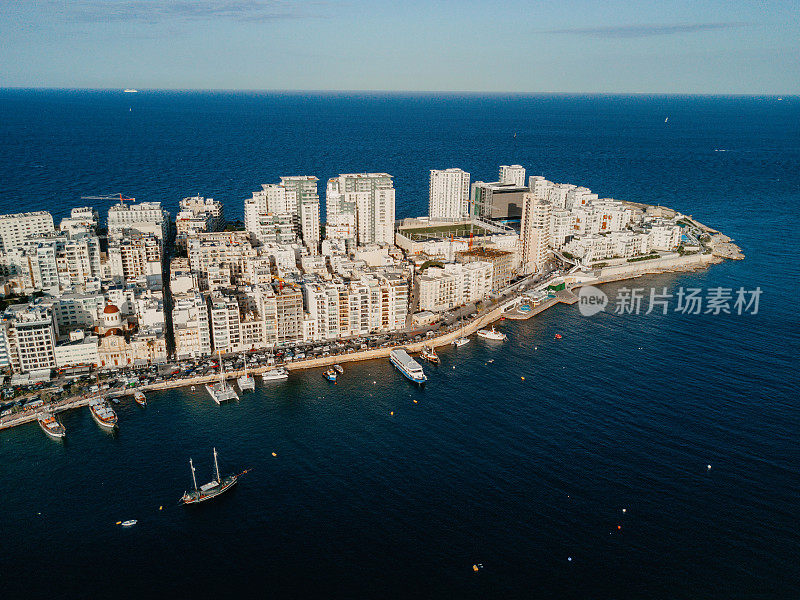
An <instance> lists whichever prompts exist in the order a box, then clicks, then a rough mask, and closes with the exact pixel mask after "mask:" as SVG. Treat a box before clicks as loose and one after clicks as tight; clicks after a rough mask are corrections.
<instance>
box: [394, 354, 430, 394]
mask: <svg viewBox="0 0 800 600" xmlns="http://www.w3.org/2000/svg"><path fill="white" fill-rule="evenodd" d="M389 360H390V361H391V362H392V364H393V365H394V366H395V367H397V370H398V371H400V372H401V373H402V374H403V375H405V376H406V377H407V378H408V379H410V380H411V381H413V382H414V383H419V384H420V385H422V384H424V383H425V382H426V381H428V378H427V377H426V376H425V371H423V370H422V367H421V366H420V364H419V363H418V362H417V361H415V360H414V359H413V358H411V357H410V356H409V355H408V352H406V351H405V349H404V348H395V349H394V350H392V351H391V352H390V353H389Z"/></svg>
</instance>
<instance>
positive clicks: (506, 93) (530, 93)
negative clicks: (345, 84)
mask: <svg viewBox="0 0 800 600" xmlns="http://www.w3.org/2000/svg"><path fill="white" fill-rule="evenodd" d="M125 89H136V90H137V92H136V93H143V92H217V93H221V92H225V93H251V94H254V93H272V94H385V95H389V94H408V95H436V94H441V95H472V96H704V97H750V98H759V97H776V98H777V97H789V98H795V97H800V92H796V93H795V92H784V93H781V92H623V91H615V92H591V91H586V92H563V91H538V92H534V91H502V90H498V91H486V90H483V91H481V90H388V89H302V88H283V89H279V88H148V87H144V88H141V89H139V88H123V87H88V86H87V87H64V86H0V90H14V91H83V92H123V91H124V90H125Z"/></svg>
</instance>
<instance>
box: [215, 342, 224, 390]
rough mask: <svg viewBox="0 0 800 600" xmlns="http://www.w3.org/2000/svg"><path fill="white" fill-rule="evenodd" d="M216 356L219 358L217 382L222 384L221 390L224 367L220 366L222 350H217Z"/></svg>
mask: <svg viewBox="0 0 800 600" xmlns="http://www.w3.org/2000/svg"><path fill="white" fill-rule="evenodd" d="M217 356H218V357H219V382H220V384H222V387H223V389H224V388H225V367H224V366H222V350H217Z"/></svg>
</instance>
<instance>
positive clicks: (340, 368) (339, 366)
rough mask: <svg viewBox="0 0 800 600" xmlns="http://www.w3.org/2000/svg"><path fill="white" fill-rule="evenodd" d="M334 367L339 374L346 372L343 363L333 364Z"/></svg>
mask: <svg viewBox="0 0 800 600" xmlns="http://www.w3.org/2000/svg"><path fill="white" fill-rule="evenodd" d="M333 369H334V371H336V372H337V373H338V374H339V375H341V374H342V373H344V368H343V367H342V365H333Z"/></svg>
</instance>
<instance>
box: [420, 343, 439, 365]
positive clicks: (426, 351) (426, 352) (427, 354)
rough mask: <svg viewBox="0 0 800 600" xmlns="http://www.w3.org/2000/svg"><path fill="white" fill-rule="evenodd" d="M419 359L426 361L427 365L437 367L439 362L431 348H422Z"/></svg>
mask: <svg viewBox="0 0 800 600" xmlns="http://www.w3.org/2000/svg"><path fill="white" fill-rule="evenodd" d="M419 357H420V358H422V359H424V360H427V361H428V362H429V363H433V364H434V365H438V364H439V363H440V362H441V360H440V359H439V355H438V354H436V350H434V349H433V346H428V347H425V348H423V349H422V352H420V353H419Z"/></svg>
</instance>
